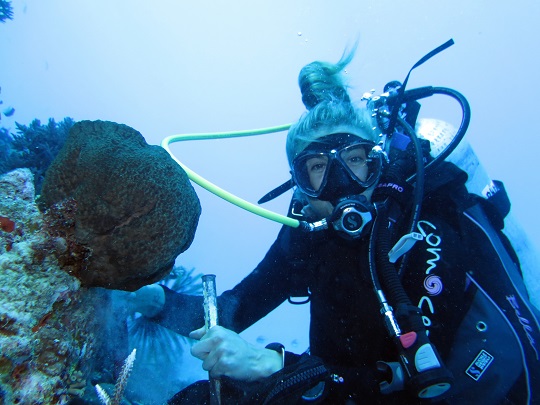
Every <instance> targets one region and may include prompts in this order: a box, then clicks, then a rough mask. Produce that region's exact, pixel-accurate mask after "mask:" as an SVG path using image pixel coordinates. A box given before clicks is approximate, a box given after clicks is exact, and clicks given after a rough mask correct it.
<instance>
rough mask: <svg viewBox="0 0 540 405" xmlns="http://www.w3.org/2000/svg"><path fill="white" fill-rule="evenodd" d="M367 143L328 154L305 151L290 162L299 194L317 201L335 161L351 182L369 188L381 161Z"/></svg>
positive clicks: (375, 179) (374, 179) (356, 144)
mask: <svg viewBox="0 0 540 405" xmlns="http://www.w3.org/2000/svg"><path fill="white" fill-rule="evenodd" d="M373 146H374V145H373V144H372V143H370V142H357V143H354V144H351V145H349V146H345V147H341V148H339V149H337V150H335V149H332V150H330V151H324V152H320V151H313V150H312V151H306V152H304V153H303V154H301V155H299V156H298V157H297V158H296V159H295V160H294V162H293V178H294V181H295V183H296V185H297V186H298V188H300V190H302V191H303V192H304V193H305V194H307V195H309V196H310V197H319V195H321V193H322V192H323V189H324V187H325V186H326V183H327V179H328V173H329V172H330V171H331V167H332V166H333V165H334V164H336V163H337V162H335V163H334V160H337V161H338V162H339V163H338V164H339V165H340V166H342V167H343V169H345V171H346V172H347V173H348V174H349V176H350V177H351V178H352V180H354V182H355V183H356V184H357V185H359V186H360V187H362V188H368V187H371V186H372V185H373V184H374V183H375V182H376V181H377V179H378V178H379V174H380V171H381V166H382V160H381V156H380V155H379V154H378V153H376V152H373Z"/></svg>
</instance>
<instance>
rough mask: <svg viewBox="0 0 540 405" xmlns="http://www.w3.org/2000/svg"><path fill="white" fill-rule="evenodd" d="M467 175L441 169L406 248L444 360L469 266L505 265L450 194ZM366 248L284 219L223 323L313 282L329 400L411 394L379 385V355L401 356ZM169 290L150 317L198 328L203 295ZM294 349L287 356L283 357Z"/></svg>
mask: <svg viewBox="0 0 540 405" xmlns="http://www.w3.org/2000/svg"><path fill="white" fill-rule="evenodd" d="M464 180H465V177H463V176H462V175H457V176H456V173H455V172H454V173H452V175H451V176H450V175H448V176H443V177H442V178H440V179H439V182H438V183H439V184H437V186H436V187H432V189H434V190H433V191H430V190H429V189H428V190H427V192H426V197H425V200H424V204H423V207H422V215H421V220H420V222H419V224H418V227H417V230H416V231H417V232H419V233H421V234H422V235H423V237H424V239H423V241H420V242H417V243H416V245H415V246H414V247H413V249H412V250H411V252H410V257H409V260H408V265H407V268H406V270H405V274H404V277H403V286H404V288H405V290H406V291H407V294H408V296H409V298H410V300H411V301H412V303H413V304H414V305H418V307H420V308H421V310H422V313H423V320H424V324H425V325H426V326H427V329H428V330H429V336H430V339H431V341H432V343H433V344H434V345H435V346H436V347H437V348H438V350H439V352H440V354H441V356H442V358H443V359H446V357H447V356H448V355H449V351H450V349H451V348H452V342H453V340H454V335H455V333H456V331H457V330H458V326H459V325H460V323H461V321H462V319H463V317H464V316H465V314H466V313H467V310H468V308H469V306H470V305H471V302H472V299H473V294H472V293H471V291H470V289H469V288H468V286H469V285H470V282H469V281H468V280H467V276H466V274H468V273H469V274H474V273H476V272H481V271H486V269H492V268H493V266H502V264H501V262H500V261H498V260H496V259H494V258H496V256H497V255H496V253H495V252H493V249H492V248H491V246H490V245H489V244H488V243H487V241H486V238H485V236H483V235H482V234H481V232H480V231H478V230H474V229H473V228H472V227H469V226H467V225H464V221H463V220H461V219H460V218H459V217H460V215H461V212H460V207H457V206H456V205H455V204H454V203H453V202H452V201H453V198H450V196H451V195H453V196H454V197H455V195H456V193H461V194H463V195H466V192H465V188H464ZM441 183H442V184H444V186H442V187H441ZM399 236H401V235H399ZM367 250H368V237H366V238H363V239H361V240H356V241H349V240H345V239H343V238H341V237H339V236H338V235H335V234H331V233H327V234H315V235H314V236H307V235H306V234H305V233H302V231H300V230H298V229H293V228H290V227H287V226H285V227H283V228H282V230H281V232H280V233H279V236H278V238H277V240H276V241H275V242H274V244H273V245H272V247H271V248H270V250H269V251H268V253H267V254H266V256H265V258H264V259H263V260H262V261H261V263H260V264H259V265H258V266H257V268H256V269H255V270H254V271H253V272H252V273H251V274H249V275H248V276H247V277H246V278H245V279H244V280H242V281H241V282H240V283H239V284H238V285H237V286H236V287H234V288H233V289H232V290H230V291H226V292H224V293H223V294H222V295H221V296H220V297H219V301H218V305H219V310H220V324H221V325H222V326H224V327H226V328H229V329H231V330H234V331H236V332H241V331H243V330H244V329H246V328H248V327H249V326H251V325H252V324H254V323H255V322H256V321H258V320H259V319H261V318H263V317H264V316H266V315H267V314H268V313H269V312H271V311H272V310H273V309H275V308H276V307H277V306H279V305H280V304H281V303H283V302H284V301H285V300H287V298H288V297H290V296H291V295H292V296H295V295H303V294H302V292H306V291H307V290H308V289H309V293H310V303H309V305H310V310H311V323H310V353H311V354H312V355H315V356H318V357H320V358H321V359H322V360H323V362H324V363H325V365H326V366H327V367H328V368H329V369H330V370H331V371H332V372H333V373H336V374H337V375H339V376H342V377H343V381H344V382H343V383H340V384H335V385H334V386H333V387H332V393H331V396H330V397H329V398H328V399H327V402H328V403H341V402H343V401H344V400H345V399H347V398H352V399H353V400H356V401H357V402H358V403H379V402H380V403H394V402H395V403H416V402H417V401H416V400H414V399H412V398H409V397H408V396H407V394H406V393H404V392H401V393H397V394H391V395H389V396H385V395H382V394H380V392H379V385H378V384H379V377H380V376H378V375H377V372H376V367H375V364H376V362H377V361H379V360H384V361H388V362H390V361H397V355H396V353H395V348H394V345H393V344H392V343H391V342H390V341H389V338H388V333H387V332H386V330H385V328H384V326H383V320H382V316H381V315H380V311H379V305H378V302H377V299H376V296H375V293H374V289H373V284H372V281H371V277H370V273H369V267H368V252H367ZM165 291H166V307H165V309H164V310H163V311H162V313H161V314H160V315H159V316H158V317H156V318H155V320H156V321H157V322H159V323H160V324H162V325H163V326H166V327H168V328H170V329H172V330H175V331H177V332H178V333H180V334H184V335H186V334H187V333H189V332H190V331H191V330H194V329H196V328H199V327H200V325H201V320H202V319H203V311H202V308H203V306H202V298H201V297H193V296H187V295H182V294H176V293H174V292H172V291H170V290H167V289H166V290H165ZM474 355H476V353H474ZM474 355H473V354H471V356H473V357H474ZM296 358H297V356H295V355H294V354H292V353H287V355H286V360H287V363H291V362H294V361H295V360H296ZM520 372H521V371H520ZM518 376H519V373H518V374H517V375H515V376H513V378H515V379H517V378H518ZM475 397H476V395H475ZM449 402H450V403H453V402H455V403H466V402H464V400H463V399H461V400H459V401H457V400H456V401H452V400H451V399H450V400H449ZM481 402H482V401H481V400H480V401H479V402H478V403H481Z"/></svg>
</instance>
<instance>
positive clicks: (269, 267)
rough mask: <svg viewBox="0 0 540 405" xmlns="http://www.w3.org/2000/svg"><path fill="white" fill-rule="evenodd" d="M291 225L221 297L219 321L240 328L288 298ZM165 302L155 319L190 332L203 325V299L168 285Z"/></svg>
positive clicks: (236, 329) (166, 325) (163, 324)
mask: <svg viewBox="0 0 540 405" xmlns="http://www.w3.org/2000/svg"><path fill="white" fill-rule="evenodd" d="M289 232H291V228H289V227H284V228H282V230H281V232H280V233H279V235H278V238H277V239H276V241H275V242H274V244H273V245H272V246H271V248H270V250H269V251H268V253H267V254H266V256H265V257H264V259H263V260H262V261H261V262H260V263H259V265H258V266H257V267H256V268H255V270H253V271H252V272H251V273H250V274H249V275H248V276H247V277H246V278H245V279H244V280H242V281H241V282H240V283H239V284H238V285H237V286H236V287H234V288H233V289H232V290H229V291H225V292H224V293H223V294H221V296H219V297H218V311H219V312H218V315H219V323H220V325H221V326H224V327H226V328H228V329H231V330H233V331H235V332H241V331H243V330H244V329H246V328H248V327H249V326H251V325H252V324H254V323H255V322H257V321H258V320H259V319H261V318H263V317H264V316H266V315H267V314H268V313H269V312H271V311H272V310H274V309H275V308H277V307H278V306H279V305H280V304H281V303H282V302H283V301H285V300H286V299H287V298H288V296H289V292H290V285H289V279H290V264H289V261H288V259H287V252H286V248H287V245H286V243H284V239H285V240H286V239H287V238H288V233H289ZM163 288H164V290H165V306H164V308H163V310H162V311H161V312H160V313H159V314H158V315H157V316H155V317H154V318H152V320H153V321H155V322H156V323H158V324H160V325H162V326H165V327H167V328H169V329H171V330H173V331H175V332H177V333H180V334H182V335H187V334H189V332H191V331H192V330H195V329H198V328H200V327H201V326H203V325H204V312H203V299H202V297H201V296H193V295H186V294H179V293H175V292H174V291H171V290H169V289H168V288H166V287H163Z"/></svg>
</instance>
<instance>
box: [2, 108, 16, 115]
mask: <svg viewBox="0 0 540 405" xmlns="http://www.w3.org/2000/svg"><path fill="white" fill-rule="evenodd" d="M2 112H3V113H4V115H5V116H6V117H11V116H12V115H13V114H15V108H13V107H8V108H5V109H4V111H2Z"/></svg>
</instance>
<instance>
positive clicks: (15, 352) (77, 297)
mask: <svg viewBox="0 0 540 405" xmlns="http://www.w3.org/2000/svg"><path fill="white" fill-rule="evenodd" d="M0 218H1V225H2V226H1V228H0V237H1V238H0V403H2V404H55V403H58V404H62V403H67V401H68V399H69V398H70V396H71V395H76V394H78V393H81V392H82V391H83V390H84V388H85V386H86V385H87V380H88V378H89V375H90V373H91V369H92V368H93V365H94V361H93V360H92V359H93V358H95V355H96V353H97V352H99V349H98V347H101V346H102V344H103V342H102V341H101V336H103V333H102V331H103V325H102V324H100V323H99V318H100V314H102V313H103V311H105V310H106V308H107V306H108V305H107V297H106V292H105V291H104V290H101V289H94V290H89V289H86V288H81V284H80V282H79V281H78V280H77V279H76V278H75V277H72V276H71V275H70V274H69V271H70V268H71V266H70V265H62V264H61V261H62V257H64V258H65V257H66V255H68V254H69V248H68V246H67V242H66V240H65V239H63V238H62V237H59V236H52V235H51V233H50V232H51V231H54V230H53V229H50V228H49V227H48V225H47V218H46V215H43V214H42V213H41V212H40V211H39V210H38V208H37V206H36V204H35V202H34V185H33V175H32V173H31V172H30V170H28V169H18V170H15V171H12V172H9V173H7V174H4V175H2V176H1V177H0Z"/></svg>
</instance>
